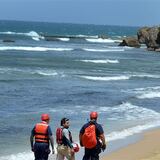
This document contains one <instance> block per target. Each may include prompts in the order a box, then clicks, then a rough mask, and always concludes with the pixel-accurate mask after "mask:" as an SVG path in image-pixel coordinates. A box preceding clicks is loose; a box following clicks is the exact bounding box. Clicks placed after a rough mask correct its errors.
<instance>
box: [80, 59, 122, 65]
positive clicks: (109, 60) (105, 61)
mask: <svg viewBox="0 0 160 160" xmlns="http://www.w3.org/2000/svg"><path fill="white" fill-rule="evenodd" d="M80 61H82V62H86V63H88V62H89V63H104V64H105V63H119V61H118V60H117V59H116V60H111V59H103V60H98V59H97V60H80Z"/></svg>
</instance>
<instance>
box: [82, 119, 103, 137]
mask: <svg viewBox="0 0 160 160" xmlns="http://www.w3.org/2000/svg"><path fill="white" fill-rule="evenodd" d="M91 124H94V125H95V127H96V136H97V137H99V136H100V135H101V134H103V133H104V131H103V128H102V126H101V125H100V124H99V123H97V122H96V121H90V122H88V123H86V124H84V125H83V127H82V128H81V130H80V133H81V134H82V135H83V134H84V132H85V129H86V128H87V127H88V126H89V125H91Z"/></svg>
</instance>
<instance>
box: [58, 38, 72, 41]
mask: <svg viewBox="0 0 160 160" xmlns="http://www.w3.org/2000/svg"><path fill="white" fill-rule="evenodd" d="M57 39H58V40H60V41H64V42H67V41H69V40H70V38H57Z"/></svg>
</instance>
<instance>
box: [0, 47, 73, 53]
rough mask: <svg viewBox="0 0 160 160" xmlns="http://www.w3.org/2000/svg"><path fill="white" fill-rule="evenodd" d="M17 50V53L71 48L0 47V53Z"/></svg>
mask: <svg viewBox="0 0 160 160" xmlns="http://www.w3.org/2000/svg"><path fill="white" fill-rule="evenodd" d="M7 50H18V51H22V50H23V51H35V52H37V51H39V52H46V51H72V50H74V49H73V48H48V47H26V46H0V51H7Z"/></svg>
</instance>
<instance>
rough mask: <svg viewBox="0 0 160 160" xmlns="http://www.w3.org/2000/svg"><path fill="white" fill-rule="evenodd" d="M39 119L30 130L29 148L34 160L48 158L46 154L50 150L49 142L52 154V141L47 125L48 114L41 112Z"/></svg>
mask: <svg viewBox="0 0 160 160" xmlns="http://www.w3.org/2000/svg"><path fill="white" fill-rule="evenodd" d="M41 120H42V121H41V122H40V123H37V124H36V125H35V126H34V128H33V129H32V131H31V136H30V143H31V150H32V151H33V152H34V156H35V160H48V155H49V154H50V152H51V151H50V149H49V144H51V147H52V154H54V141H53V136H52V131H51V128H50V126H49V121H50V117H49V115H48V114H42V115H41ZM34 141H35V143H34Z"/></svg>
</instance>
